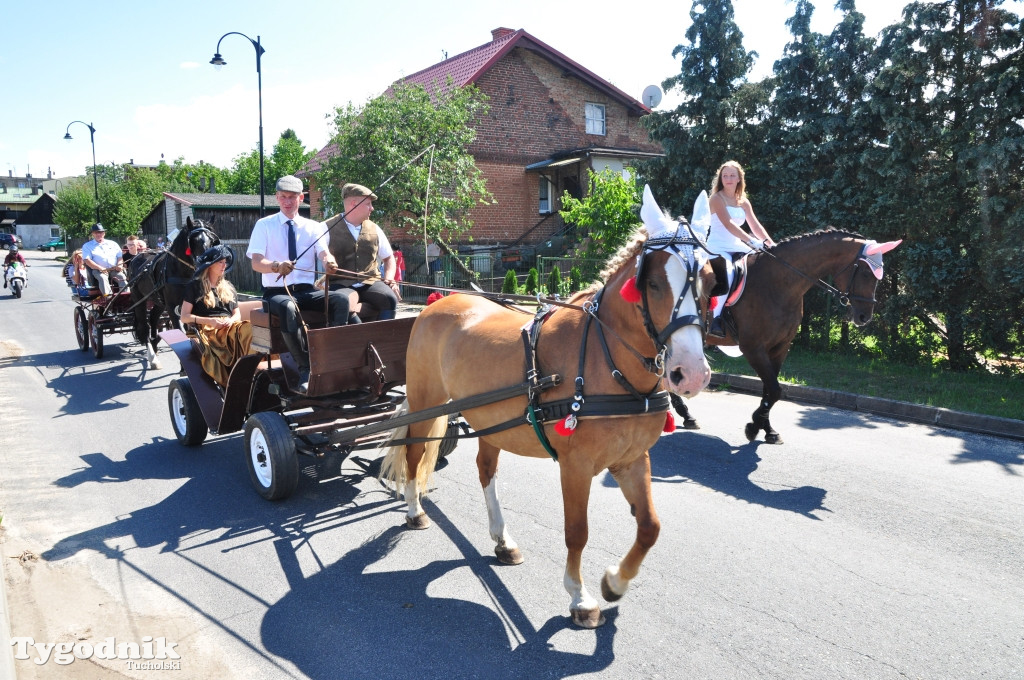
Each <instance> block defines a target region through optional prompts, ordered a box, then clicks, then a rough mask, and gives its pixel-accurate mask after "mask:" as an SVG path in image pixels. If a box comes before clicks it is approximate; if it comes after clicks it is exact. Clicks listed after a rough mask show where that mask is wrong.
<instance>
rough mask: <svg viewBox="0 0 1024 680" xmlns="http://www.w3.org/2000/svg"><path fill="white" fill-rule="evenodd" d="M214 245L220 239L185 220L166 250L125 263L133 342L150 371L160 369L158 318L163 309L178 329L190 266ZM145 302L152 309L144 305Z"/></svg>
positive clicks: (203, 225)
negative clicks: (127, 275)
mask: <svg viewBox="0 0 1024 680" xmlns="http://www.w3.org/2000/svg"><path fill="white" fill-rule="evenodd" d="M218 243H220V238H219V237H218V236H217V234H215V233H213V231H212V230H211V229H210V228H209V227H208V226H206V223H204V222H203V221H202V220H193V219H192V218H191V217H189V218H188V219H187V220H186V222H185V227H184V228H183V229H181V230H180V231H179V232H178V234H177V235H176V236H175V237H174V240H173V241H172V242H171V245H170V246H169V247H168V248H167V250H147V251H145V252H141V253H139V254H138V255H136V256H135V257H133V258H132V260H131V262H129V263H128V272H129V280H130V281H131V289H132V290H131V308H132V310H133V311H134V313H135V339H136V340H138V341H139V343H140V344H141V345H142V346H143V348H145V350H146V360H147V361H148V362H149V366H150V367H151V368H154V369H159V368H160V361H159V360H158V359H157V353H156V347H157V344H158V343H159V342H160V336H159V335H157V333H159V331H160V327H159V326H160V317H161V315H162V314H163V312H164V310H165V309H166V310H167V312H168V314H170V317H171V328H177V327H178V325H179V321H180V319H179V318H178V310H179V309H180V307H181V300H182V297H183V295H184V293H185V284H186V283H188V282H189V280H190V279H191V278H192V273H193V272H194V271H195V267H194V265H193V262H194V261H195V258H196V257H198V256H199V255H201V254H202V253H203V252H204V251H205V250H206V249H207V248H209V247H210V246H214V245H217V244H218ZM149 302H151V303H152V305H148V304H147V303H149ZM147 307H148V309H147Z"/></svg>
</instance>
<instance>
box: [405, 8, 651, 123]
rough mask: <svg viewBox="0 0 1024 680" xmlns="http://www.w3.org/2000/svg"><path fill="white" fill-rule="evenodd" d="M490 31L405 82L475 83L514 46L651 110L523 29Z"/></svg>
mask: <svg viewBox="0 0 1024 680" xmlns="http://www.w3.org/2000/svg"><path fill="white" fill-rule="evenodd" d="M492 34H493V35H494V36H495V37H494V39H493V40H491V42H489V43H484V44H483V45H480V46H479V47H474V48H473V49H471V50H469V51H468V52H463V53H462V54H458V55H456V56H454V57H451V58H450V59H446V60H444V61H442V62H440V63H438V64H434V65H433V66H429V67H427V68H425V69H423V70H422V71H417V72H416V73H413V74H412V75H409V76H406V77H405V78H404V80H405V82H407V83H416V84H419V85H423V86H424V87H426V88H428V89H429V88H431V87H432V86H433V85H434V84H435V83H436V84H437V85H438V87H440V88H441V89H442V90H444V89H447V87H448V85H447V82H448V77H449V76H451V79H452V84H453V85H454V86H455V87H463V86H465V85H468V84H470V83H473V82H476V80H477V78H479V77H480V76H482V75H483V74H484V73H486V72H487V70H488V69H490V68H491V66H493V65H494V64H495V63H497V62H498V60H499V59H501V58H502V57H503V56H505V55H506V54H508V53H509V52H510V51H512V50H513V49H514V48H516V47H521V48H523V49H527V50H532V51H534V52H537V53H538V54H540V55H541V56H543V57H545V58H547V59H549V60H551V61H552V62H554V63H555V64H557V65H558V66H559V67H561V68H563V69H566V70H568V71H572V72H573V74H574V75H576V76H577V77H578V78H580V80H582V81H584V82H586V83H587V84H589V85H590V86H591V87H594V88H595V89H597V90H600V91H602V92H605V93H607V94H608V95H610V96H611V97H612V98H614V99H616V100H618V101H619V102H621V103H622V104H624V105H625V106H626V107H627V108H629V109H631V110H632V111H634V112H635V113H637V114H644V113H650V109H649V108H648V107H646V106H644V105H643V103H641V102H639V101H637V100H636V99H634V98H633V97H631V96H629V95H628V94H626V93H625V92H623V91H622V90H620V89H619V88H617V87H615V86H614V85H612V84H611V83H609V82H608V81H607V80H605V79H604V78H601V77H600V76H598V75H597V74H595V73H594V72H592V71H590V70H588V69H586V68H584V67H583V66H581V65H580V64H578V63H576V62H575V61H573V60H572V59H570V58H569V57H567V56H565V55H564V54H562V53H561V52H559V51H558V50H556V49H554V48H553V47H551V46H550V45H547V44H546V43H544V42H542V41H540V40H538V39H537V38H535V37H533V36H532V35H530V34H529V33H527V32H526V31H524V30H523V29H521V28H520V29H519V30H518V31H513V30H511V29H507V28H499V29H495V30H494V31H492Z"/></svg>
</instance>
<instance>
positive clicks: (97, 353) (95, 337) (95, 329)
mask: <svg viewBox="0 0 1024 680" xmlns="http://www.w3.org/2000/svg"><path fill="white" fill-rule="evenodd" d="M89 341H90V342H91V343H92V355H93V356H94V357H96V358H97V359H102V358H103V329H102V328H100V327H99V324H97V323H96V317H95V316H94V317H92V318H90V319H89Z"/></svg>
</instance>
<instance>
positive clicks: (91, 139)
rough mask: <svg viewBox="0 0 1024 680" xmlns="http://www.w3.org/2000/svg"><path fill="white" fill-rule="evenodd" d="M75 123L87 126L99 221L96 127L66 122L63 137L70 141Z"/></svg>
mask: <svg viewBox="0 0 1024 680" xmlns="http://www.w3.org/2000/svg"><path fill="white" fill-rule="evenodd" d="M75 123H81V124H82V125H84V126H85V127H87V128H89V143H90V144H92V188H93V191H95V192H96V221H97V222H99V221H100V181H99V180H98V179H97V178H96V128H94V127H93V126H92V123H86V122H84V121H81V120H73V121H71V122H70V123H68V127H67V130H65V131H64V139H66V140H68V141H71V139H72V137H71V126H72V125H74V124H75Z"/></svg>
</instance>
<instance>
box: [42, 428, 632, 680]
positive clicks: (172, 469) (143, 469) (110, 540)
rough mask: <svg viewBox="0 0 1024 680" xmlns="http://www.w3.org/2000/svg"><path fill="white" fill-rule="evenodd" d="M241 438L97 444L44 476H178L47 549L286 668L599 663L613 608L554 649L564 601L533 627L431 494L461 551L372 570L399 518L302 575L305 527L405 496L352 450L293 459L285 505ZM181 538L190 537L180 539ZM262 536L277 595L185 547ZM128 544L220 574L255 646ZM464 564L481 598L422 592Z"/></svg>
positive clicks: (509, 668) (104, 480) (608, 640)
mask: <svg viewBox="0 0 1024 680" xmlns="http://www.w3.org/2000/svg"><path fill="white" fill-rule="evenodd" d="M238 440H239V437H237V436H234V437H223V438H218V439H216V440H213V441H211V442H207V443H206V444H204V445H203V446H201V447H195V448H189V449H186V448H184V447H181V446H179V445H178V443H177V442H176V440H173V439H172V440H166V439H159V438H155V439H154V440H153V441H152V442H150V443H147V444H146V445H143V446H140V447H138V448H136V449H133V450H132V451H130V452H129V453H128V454H127V455H126V457H125V459H124V460H123V461H115V460H112V459H110V458H108V457H107V456H105V455H103V454H102V453H99V452H96V453H90V454H86V455H84V456H82V461H83V463H84V465H83V467H82V468H81V469H78V470H75V471H74V472H72V473H71V474H69V475H66V476H64V477H62V478H60V479H58V480H56V481H55V482H54V484H56V485H58V486H61V487H64V488H71V487H76V486H80V485H82V484H89V483H95V484H112V483H124V482H129V481H138V480H174V479H183V480H184V483H183V484H182V485H181V486H180V487H179V488H178V489H176V490H175V491H173V492H172V493H171V494H170V495H168V496H167V497H166V498H164V499H163V500H162V501H160V502H159V503H156V504H155V505H152V506H149V507H142V508H139V509H137V510H134V511H132V512H131V513H129V514H127V515H123V516H121V517H119V518H117V519H116V520H115V521H112V522H109V523H107V524H104V525H102V526H97V527H93V528H91V529H87V530H84V531H81V532H78V533H76V534H74V535H70V536H66V537H65V538H63V539H61V540H60V541H58V542H57V543H56V544H55V545H54V546H53V547H51V548H50V549H49V550H46V551H45V552H44V553H43V554H42V557H43V559H45V560H47V561H59V560H63V559H68V558H71V557H73V556H74V555H76V554H78V553H80V552H82V551H93V552H96V553H98V554H100V555H103V556H104V557H106V558H107V559H110V560H114V561H117V562H118V565H119V566H118V568H119V569H120V570H124V571H131V572H134V573H135V574H137V575H138V576H140V577H142V578H144V579H147V580H148V581H149V582H151V583H152V584H154V585H155V586H157V587H159V588H161V589H162V590H164V591H165V592H166V593H168V594H170V595H171V596H173V597H175V598H176V599H177V600H179V601H180V602H181V603H183V604H185V605H186V606H188V607H189V608H191V609H192V610H193V611H195V612H196V613H197V614H198V615H200V616H202V617H204V618H205V619H206V620H207V621H208V622H209V625H211V626H214V627H216V628H218V629H220V630H222V631H223V632H224V633H225V634H227V635H229V636H231V637H232V638H233V639H234V640H236V641H237V642H238V643H239V644H242V645H244V646H245V647H247V648H248V649H249V650H250V651H251V652H252V653H254V654H256V655H259V656H260V657H261V658H262V659H263V660H264V662H265V663H266V664H268V665H269V666H272V667H274V668H276V669H277V670H278V671H279V672H280V673H279V674H280V675H281V676H282V677H284V676H287V675H291V674H292V671H291V669H290V668H288V667H287V666H285V665H284V664H282V663H281V660H280V658H283V659H287V660H288V661H290V662H291V663H294V664H295V666H297V667H298V668H300V669H301V670H302V672H303V673H305V674H306V675H308V676H309V677H346V678H380V677H396V675H404V674H406V673H409V674H411V675H413V676H414V677H418V678H451V677H483V676H486V677H488V678H520V677H568V676H571V675H575V674H580V673H594V672H600V671H601V670H602V669H604V668H607V667H608V665H609V664H611V663H612V661H613V660H614V653H613V642H614V637H615V631H616V626H615V619H616V617H617V609H616V608H614V607H613V608H610V609H606V610H605V617H606V619H607V623H606V624H605V625H604V626H603V627H602V628H600V629H598V630H597V631H577V633H578V634H579V635H587V636H590V638H588V643H587V644H586V645H584V646H588V647H589V646H593V648H594V649H595V651H594V652H593V653H590V654H577V653H569V652H560V651H557V650H555V649H554V648H553V645H552V644H551V643H550V640H551V638H552V637H553V636H555V635H556V634H557V633H559V632H561V631H564V630H567V629H572V630H575V629H574V628H573V626H572V624H571V622H570V620H569V617H568V609H567V608H566V612H565V614H564V615H561V616H553V617H552V618H551V619H549V620H548V621H547V622H546V623H545V624H544V625H543V626H542V627H541V628H540V629H539V630H537V629H535V628H534V627H533V626H532V624H531V623H530V621H529V619H528V617H527V616H526V615H525V613H524V612H523V611H522V609H521V608H520V606H519V605H518V603H517V602H516V600H515V597H514V596H513V595H512V594H511V592H510V591H509V590H508V589H507V588H506V586H505V585H504V583H503V581H502V579H501V575H500V573H499V572H500V571H501V570H502V569H506V568H511V567H502V566H500V565H498V564H497V561H496V560H495V558H494V557H493V556H484V555H481V554H480V553H479V551H478V550H477V549H476V548H475V547H474V546H473V545H472V544H471V542H470V541H469V540H468V539H467V538H466V537H465V536H464V535H463V534H462V533H461V532H460V531H459V530H458V529H457V528H456V527H455V526H454V524H452V522H451V521H450V520H448V518H447V517H446V516H445V515H444V514H443V512H442V511H441V510H440V509H439V508H438V507H437V506H436V505H434V504H433V503H431V502H430V501H429V500H426V501H425V503H424V505H425V506H426V509H427V511H428V513H429V514H430V516H431V518H432V520H433V521H434V524H435V527H434V529H432V530H431V531H433V532H435V534H434V535H433V536H432V538H433V539H434V540H437V541H444V540H445V538H447V539H448V540H450V541H451V542H452V543H453V544H454V545H456V546H457V548H458V552H459V553H460V554H461V557H459V558H457V559H447V560H438V561H434V562H431V563H429V564H427V565H426V566H424V567H421V568H419V569H410V570H392V571H379V570H370V569H368V567H370V566H371V565H373V564H375V563H376V562H378V561H380V559H381V558H383V557H385V556H387V555H388V554H389V553H390V552H391V551H392V550H394V548H395V546H396V545H398V544H399V542H400V541H402V540H403V539H404V538H405V537H406V536H407V535H408V534H407V530H406V529H405V528H404V524H402V526H401V527H399V526H396V527H394V528H391V529H387V530H385V531H384V532H382V533H380V534H379V535H376V536H372V537H370V538H369V539H368V540H367V541H366V542H365V543H364V544H362V545H361V546H359V547H358V548H356V549H354V550H352V551H350V552H348V553H346V554H345V555H344V556H343V557H342V558H341V559H340V560H337V561H336V562H334V563H331V564H327V563H326V561H325V560H323V559H321V557H320V556H319V555H314V558H315V562H316V564H317V565H318V570H317V571H316V572H315V573H313V574H312V575H309V576H304V575H303V573H302V570H301V569H300V566H299V560H298V557H297V553H298V551H299V550H307V551H308V550H313V543H312V542H311V540H310V539H311V538H313V537H314V536H316V535H317V534H321V533H323V532H329V531H332V530H335V529H338V528H340V527H342V526H345V525H349V524H352V523H358V522H360V521H363V520H365V519H368V518H370V517H377V516H379V515H381V514H391V515H393V516H394V518H395V524H396V525H398V524H400V523H402V517H403V514H402V512H401V510H402V509H403V508H404V505H403V504H402V503H399V502H398V501H397V500H395V498H394V497H393V496H392V494H391V493H390V492H388V491H387V490H385V489H384V488H383V487H381V486H376V484H377V482H376V475H377V472H378V470H379V464H380V461H379V459H374V460H370V459H364V458H361V457H359V456H352V457H349V458H348V459H347V463H346V465H345V466H344V468H342V467H341V466H340V463H339V461H338V460H334V461H330V462H329V463H328V464H327V467H328V469H326V470H324V469H323V468H324V466H322V465H321V466H312V465H307V466H305V467H303V469H302V472H303V474H302V477H301V479H300V483H299V487H298V489H297V490H296V493H295V495H293V496H292V497H291V498H289V499H288V500H287V501H285V502H283V503H267V502H266V501H264V500H263V499H262V498H260V497H259V496H258V495H257V494H255V493H254V492H253V490H252V488H251V485H250V483H249V479H248V472H247V470H246V467H245V465H244V463H242V461H241V460H240V456H238V455H231V453H232V452H233V453H235V454H237V453H238V449H239V448H240V447H241V443H240V442H239V441H238ZM335 466H336V467H335ZM332 475H333V476H332ZM366 482H372V484H369V485H368V484H367V483H366ZM368 487H370V489H371V490H369V491H368V490H367V488H368ZM415 533H417V534H419V532H415ZM420 535H422V534H420ZM186 538H187V539H188V543H187V548H186V547H183V546H182V542H183V541H184V540H185V539H186ZM268 541H269V542H271V544H272V545H273V547H274V549H275V551H276V554H277V557H278V562H279V564H280V569H281V570H282V571H283V573H284V574H285V576H286V578H287V580H288V583H289V586H290V589H289V592H288V593H287V594H286V595H284V596H283V597H282V598H281V599H280V600H278V601H277V602H269V601H266V600H264V599H261V597H260V596H259V595H258V594H257V592H255V588H256V584H255V583H253V584H250V583H247V582H246V581H245V580H242V579H238V578H237V577H229V576H226V575H224V574H223V573H218V571H217V570H216V569H214V568H213V567H211V565H210V563H208V562H205V561H202V560H199V559H197V558H196V557H195V555H196V554H197V553H196V550H197V549H199V548H206V547H209V546H222V548H221V550H222V552H228V551H230V552H236V551H241V552H242V553H243V554H244V553H245V552H246V551H250V552H252V549H253V548H254V547H256V546H259V547H260V551H259V552H260V554H261V555H264V554H265V552H264V551H263V550H262V547H263V546H265V545H266V544H267V542H268ZM136 548H155V549H158V550H159V551H160V552H161V553H172V554H173V555H174V556H175V557H176V558H180V559H182V560H185V561H187V562H188V563H189V564H190V565H192V566H194V567H196V568H198V569H200V570H201V571H202V572H204V573H205V574H206V576H205V578H212V579H214V580H215V581H216V580H219V581H221V582H222V583H223V584H224V585H226V586H229V587H230V588H231V589H232V590H235V591H241V592H242V593H244V594H246V595H247V596H248V597H249V598H251V599H252V601H253V604H254V605H255V606H256V607H260V608H265V609H266V612H265V616H264V619H263V621H262V623H261V635H262V639H261V643H262V646H261V645H260V644H254V643H252V642H250V641H248V640H246V639H245V637H244V636H243V635H242V634H241V633H239V632H238V631H237V630H236V628H235V627H233V626H232V625H231V624H230V622H227V621H223V620H220V619H219V618H218V617H217V616H215V615H214V614H213V613H211V611H210V609H211V608H210V607H209V606H208V605H207V604H206V603H205V602H204V601H203V600H202V599H201V598H200V597H199V596H198V595H197V594H198V593H200V592H204V591H202V590H195V591H193V590H192V589H189V588H181V587H176V586H175V585H173V584H171V583H170V582H168V581H167V580H166V579H162V578H160V577H159V576H157V575H156V574H153V573H150V572H148V571H147V570H146V569H145V568H144V567H143V566H140V563H139V560H137V559H133V558H132V551H133V550H134V549H136ZM254 554H255V553H254ZM263 562H264V563H263V564H259V565H258V566H257V565H254V567H255V568H254V570H253V571H252V575H253V578H257V579H263V578H265V576H261V574H264V573H267V572H268V570H269V572H271V573H277V568H278V567H276V566H275V565H273V564H266V563H265V562H266V560H265V559H264V560H263ZM467 567H468V568H469V569H470V570H471V571H472V573H473V575H474V577H475V579H476V580H477V582H479V583H481V584H482V587H483V588H484V590H485V591H486V593H487V596H488V598H489V601H488V604H486V605H484V604H479V603H476V602H472V601H468V600H463V599H454V598H442V597H434V596H431V595H430V594H429V593H428V589H429V588H430V586H431V584H432V583H433V582H434V581H436V580H438V579H439V578H442V577H444V576H445V575H446V574H448V573H449V572H451V571H453V570H456V569H458V570H462V569H465V568H467ZM307 569H308V567H307ZM260 584H262V581H260ZM566 604H567V601H566ZM510 631H514V633H510ZM510 640H514V642H513V641H510ZM275 655H276V656H275ZM277 657H280V658H277Z"/></svg>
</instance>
